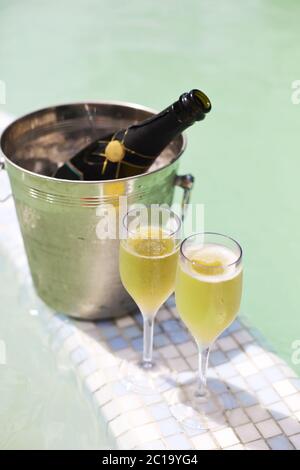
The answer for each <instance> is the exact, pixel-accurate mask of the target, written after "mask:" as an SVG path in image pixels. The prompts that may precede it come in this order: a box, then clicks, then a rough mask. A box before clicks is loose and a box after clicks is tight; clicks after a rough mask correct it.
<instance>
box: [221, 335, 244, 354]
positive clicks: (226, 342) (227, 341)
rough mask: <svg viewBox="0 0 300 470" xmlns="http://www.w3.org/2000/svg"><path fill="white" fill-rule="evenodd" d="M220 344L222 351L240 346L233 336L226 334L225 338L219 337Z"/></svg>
mask: <svg viewBox="0 0 300 470" xmlns="http://www.w3.org/2000/svg"><path fill="white" fill-rule="evenodd" d="M217 343H218V346H219V348H220V349H222V351H224V352H226V351H230V350H231V349H236V348H238V347H239V346H238V343H237V342H236V341H235V339H234V338H232V336H224V337H223V338H219V339H218V341H217Z"/></svg>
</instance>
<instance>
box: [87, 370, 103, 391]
mask: <svg viewBox="0 0 300 470" xmlns="http://www.w3.org/2000/svg"><path fill="white" fill-rule="evenodd" d="M85 385H86V387H87V389H88V390H89V391H90V392H91V393H94V392H95V391H96V390H98V389H99V388H100V387H102V385H104V377H103V376H102V375H101V373H100V372H98V371H97V372H94V373H93V374H91V375H89V376H88V377H87V378H86V379H85Z"/></svg>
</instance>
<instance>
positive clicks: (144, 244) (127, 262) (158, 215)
mask: <svg viewBox="0 0 300 470" xmlns="http://www.w3.org/2000/svg"><path fill="white" fill-rule="evenodd" d="M124 226H125V229H126V239H125V240H122V241H121V244H120V276H121V280H122V283H123V285H124V287H125V289H126V290H127V292H128V293H129V294H130V295H131V297H132V298H133V299H134V301H135V302H136V304H137V305H138V307H139V309H140V312H141V314H142V316H143V324H144V338H143V358H142V362H141V364H140V368H141V369H142V370H147V369H152V368H153V365H154V364H153V361H152V352H153V328H154V319H155V316H156V314H157V312H158V310H159V308H160V307H161V306H162V305H163V303H164V302H165V301H166V300H167V299H168V297H169V296H170V295H171V294H172V293H173V291H174V287H175V277H176V268H177V261H178V250H179V243H180V230H181V221H180V218H179V217H178V216H177V215H176V214H175V213H174V212H173V211H171V210H170V209H167V208H165V207H162V206H158V205H153V206H149V207H148V206H147V207H145V206H144V207H142V208H137V209H132V210H131V211H129V212H128V213H127V214H126V216H125V217H124ZM128 382H129V383H130V384H131V385H132V388H133V389H134V390H135V391H138V392H140V393H153V389H154V384H153V382H152V380H151V378H150V377H149V376H147V377H146V378H145V376H144V375H143V374H142V375H141V374H138V373H137V372H136V371H135V373H133V374H132V375H131V377H128Z"/></svg>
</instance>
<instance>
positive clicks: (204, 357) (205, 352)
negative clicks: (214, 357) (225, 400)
mask: <svg viewBox="0 0 300 470" xmlns="http://www.w3.org/2000/svg"><path fill="white" fill-rule="evenodd" d="M198 348H199V370H198V381H197V389H196V396H197V397H204V396H205V395H206V393H207V388H206V381H207V365H208V356H209V351H210V349H209V347H208V348H203V347H201V346H200V345H199V346H198Z"/></svg>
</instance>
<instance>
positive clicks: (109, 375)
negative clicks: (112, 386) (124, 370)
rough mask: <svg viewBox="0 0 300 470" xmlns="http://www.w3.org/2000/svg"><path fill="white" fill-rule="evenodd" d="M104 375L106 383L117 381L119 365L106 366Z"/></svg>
mask: <svg viewBox="0 0 300 470" xmlns="http://www.w3.org/2000/svg"><path fill="white" fill-rule="evenodd" d="M105 377H106V382H107V383H109V382H116V381H118V380H119V378H120V367H119V366H114V367H106V368H105Z"/></svg>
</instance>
